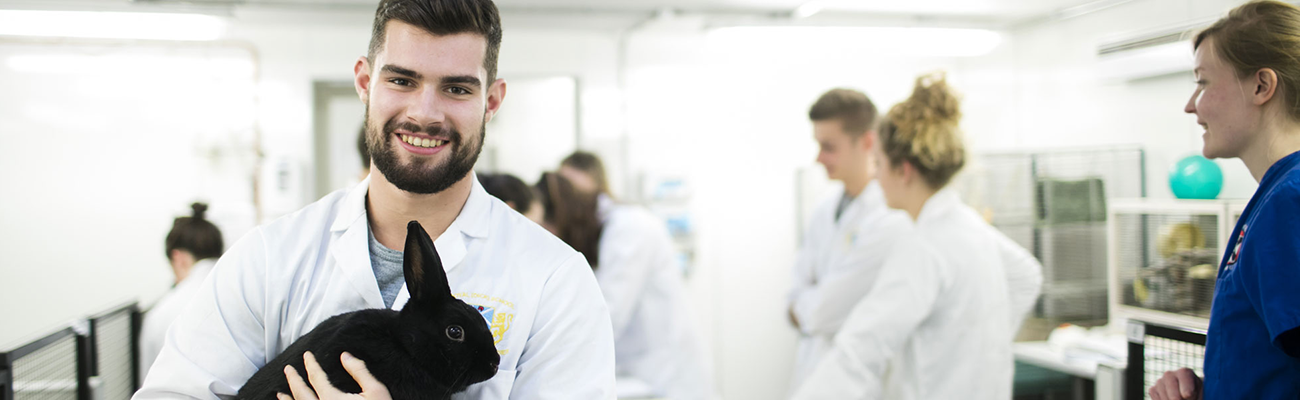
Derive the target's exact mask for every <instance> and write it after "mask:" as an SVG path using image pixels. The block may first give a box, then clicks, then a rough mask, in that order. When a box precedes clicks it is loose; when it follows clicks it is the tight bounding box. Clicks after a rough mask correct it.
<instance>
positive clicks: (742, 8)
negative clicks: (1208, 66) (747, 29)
mask: <svg viewBox="0 0 1300 400" xmlns="http://www.w3.org/2000/svg"><path fill="white" fill-rule="evenodd" d="M1129 1H1136V0H496V3H497V6H498V8H500V9H501V11H502V13H503V14H504V15H510V16H516V17H519V16H525V17H529V16H533V15H565V16H567V17H569V18H572V16H575V15H576V16H579V17H581V16H583V15H588V16H593V17H619V16H623V17H637V16H639V15H647V14H653V13H656V12H662V11H673V12H676V13H678V14H699V15H712V16H722V17H724V18H726V17H735V16H742V17H743V16H748V17H760V18H785V19H787V20H791V21H794V23H800V21H799V20H794V19H791V18H790V15H791V14H792V13H793V12H794V10H796V9H798V8H799V7H800V6H804V5H808V4H809V3H812V6H813V8H817V9H819V10H820V12H819V13H818V14H816V15H814V16H813V17H810V18H808V19H807V20H805V21H803V22H808V23H814V24H815V23H818V21H823V22H821V23H827V22H825V21H830V22H829V23H845V22H848V23H852V22H853V21H854V20H860V21H864V23H868V22H875V21H879V20H881V19H882V18H892V19H895V20H897V19H900V18H901V19H909V20H934V21H936V22H938V23H940V24H942V23H943V22H944V21H945V20H956V21H967V22H969V21H974V23H976V24H987V25H1004V26H1005V25H1012V24H1015V23H1018V22H1023V21H1028V20H1034V19H1038V18H1045V17H1052V16H1061V15H1070V14H1071V13H1075V12H1078V11H1081V10H1088V9H1092V8H1098V7H1106V6H1108V5H1114V4H1119V3H1125V2H1129ZM377 3H378V0H0V8H57V9H69V8H71V9H120V8H123V7H191V8H193V7H200V8H202V7H208V8H227V9H229V8H239V9H256V8H295V9H312V10H319V11H340V12H362V11H365V12H370V11H371V10H373V9H374V7H375V5H376V4H377Z"/></svg>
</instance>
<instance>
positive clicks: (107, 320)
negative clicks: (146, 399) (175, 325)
mask: <svg viewBox="0 0 1300 400" xmlns="http://www.w3.org/2000/svg"><path fill="white" fill-rule="evenodd" d="M140 318H141V316H140V309H139V307H138V306H137V305H136V303H134V302H133V303H130V304H126V305H122V306H119V307H114V308H112V309H110V310H109V311H105V312H103V313H100V314H98V315H95V316H92V317H90V319H89V321H90V342H89V343H90V349H91V357H90V375H91V377H92V378H91V383H92V384H93V385H92V386H93V387H94V391H95V395H96V396H95V399H96V400H119V399H120V400H126V399H130V398H131V395H132V394H133V393H135V390H136V389H138V388H139V384H140V377H139V376H138V375H139V367H138V366H139V357H140V356H139V351H138V347H137V346H136V343H137V342H138V341H139V336H140Z"/></svg>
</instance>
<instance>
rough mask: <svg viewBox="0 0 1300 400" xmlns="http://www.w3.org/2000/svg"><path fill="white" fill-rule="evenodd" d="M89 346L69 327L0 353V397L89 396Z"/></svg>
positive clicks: (67, 399) (53, 399) (62, 399)
mask: <svg viewBox="0 0 1300 400" xmlns="http://www.w3.org/2000/svg"><path fill="white" fill-rule="evenodd" d="M88 346H89V344H88V340H87V338H86V337H85V336H82V335H80V334H78V333H77V331H75V330H73V328H70V327H69V328H64V329H61V330H59V331H56V332H54V333H51V334H49V335H47V336H45V337H43V338H40V339H38V340H35V341H32V342H30V343H28V344H25V345H22V346H20V347H18V348H15V349H12V350H10V351H7V352H4V353H0V400H78V399H89V398H90V387H89V384H88V383H87V381H88V379H89V365H88V363H87V361H86V358H87V357H86V354H87V352H86V351H87V347H88Z"/></svg>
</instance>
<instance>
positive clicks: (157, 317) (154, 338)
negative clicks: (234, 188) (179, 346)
mask: <svg viewBox="0 0 1300 400" xmlns="http://www.w3.org/2000/svg"><path fill="white" fill-rule="evenodd" d="M190 210H191V214H190V216H188V217H180V218H176V219H175V220H173V221H172V230H171V231H170V232H167V238H166V239H164V240H163V246H164V250H165V251H166V252H167V261H168V262H169V263H171V266H172V274H173V276H175V278H176V280H175V281H174V282H173V283H172V289H171V290H170V291H168V292H167V294H164V295H163V297H162V298H159V299H158V302H157V303H154V304H153V306H152V307H149V311H147V312H145V313H144V322H143V323H142V324H141V326H140V342H139V347H140V366H139V368H140V377H141V378H143V377H144V376H145V375H146V374H147V373H148V372H149V367H150V366H152V365H153V360H154V359H156V358H158V353H159V352H161V351H162V347H163V337H164V335H166V333H167V327H170V326H171V324H172V321H175V320H176V318H177V317H179V316H180V315H181V312H182V310H184V309H185V306H186V305H188V304H189V303H190V299H191V298H193V297H194V295H195V293H198V291H199V286H200V285H201V284H202V283H203V279H204V278H207V277H208V272H211V271H212V265H213V264H215V263H216V262H217V258H218V257H221V252H222V251H225V249H226V246H225V243H223V242H222V239H221V230H220V229H218V228H217V226H216V225H214V224H213V223H212V222H211V221H208V220H207V218H205V215H204V214H205V213H207V210H208V205H207V204H203V203H194V204H191V205H190Z"/></svg>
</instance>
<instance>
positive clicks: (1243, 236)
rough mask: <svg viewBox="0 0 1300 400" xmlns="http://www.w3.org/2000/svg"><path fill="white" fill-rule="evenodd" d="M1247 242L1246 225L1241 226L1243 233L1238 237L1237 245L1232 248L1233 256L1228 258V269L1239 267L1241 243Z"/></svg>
mask: <svg viewBox="0 0 1300 400" xmlns="http://www.w3.org/2000/svg"><path fill="white" fill-rule="evenodd" d="M1245 240H1246V225H1245V224H1242V225H1241V233H1240V234H1238V235H1237V245H1236V246H1235V247H1233V248H1232V255H1230V256H1228V265H1227V266H1226V267H1225V268H1226V269H1232V268H1233V267H1234V266H1236V265H1237V257H1238V256H1240V255H1241V242H1243V241H1245Z"/></svg>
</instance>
